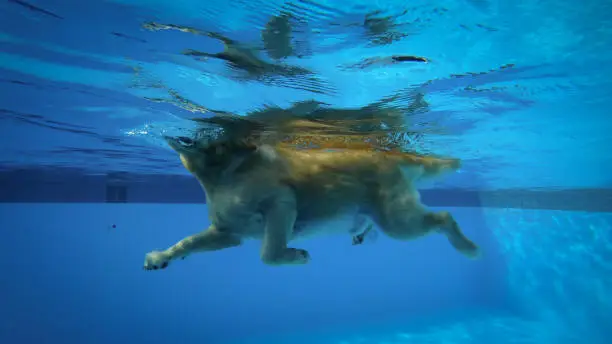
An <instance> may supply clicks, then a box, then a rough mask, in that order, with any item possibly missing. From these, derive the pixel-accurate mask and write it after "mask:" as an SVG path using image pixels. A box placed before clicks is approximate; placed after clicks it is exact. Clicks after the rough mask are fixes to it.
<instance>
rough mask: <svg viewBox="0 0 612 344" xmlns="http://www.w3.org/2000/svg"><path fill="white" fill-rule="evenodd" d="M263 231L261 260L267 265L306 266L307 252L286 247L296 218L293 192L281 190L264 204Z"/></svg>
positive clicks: (308, 257) (308, 256) (308, 258)
mask: <svg viewBox="0 0 612 344" xmlns="http://www.w3.org/2000/svg"><path fill="white" fill-rule="evenodd" d="M264 205H265V208H264V218H265V229H264V236H263V240H262V245H261V260H262V261H263V262H264V263H265V264H267V265H290V264H294V265H297V264H306V263H308V261H309V260H310V255H309V254H308V251H306V250H303V249H298V248H290V247H287V243H288V241H289V238H290V235H291V231H293V228H294V227H295V220H296V218H297V210H296V200H295V195H294V194H293V191H292V190H290V189H288V188H287V189H283V190H282V191H281V192H279V193H278V194H276V195H274V196H272V197H271V199H269V200H268V201H267V202H264Z"/></svg>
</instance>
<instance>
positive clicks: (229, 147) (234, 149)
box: [165, 136, 257, 175]
mask: <svg viewBox="0 0 612 344" xmlns="http://www.w3.org/2000/svg"><path fill="white" fill-rule="evenodd" d="M165 139H166V142H168V145H170V147H171V148H172V149H173V150H174V151H176V152H177V153H178V154H179V156H180V158H181V162H182V163H183V166H185V168H186V169H187V170H188V171H189V172H191V173H194V174H198V175H199V174H202V173H215V172H217V171H222V170H226V169H227V168H228V167H229V166H232V165H233V164H235V162H236V161H238V160H243V159H244V158H245V156H248V155H249V154H251V153H253V152H254V151H256V149H257V147H256V146H255V145H252V144H249V143H248V142H246V141H245V140H238V139H233V140H205V139H195V138H190V137H186V136H178V137H165Z"/></svg>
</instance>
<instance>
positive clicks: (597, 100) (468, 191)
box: [0, 0, 612, 344]
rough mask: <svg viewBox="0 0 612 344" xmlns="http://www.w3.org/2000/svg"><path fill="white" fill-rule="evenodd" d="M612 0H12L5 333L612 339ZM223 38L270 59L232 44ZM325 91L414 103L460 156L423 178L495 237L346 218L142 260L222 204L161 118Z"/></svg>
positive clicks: (3, 90)
mask: <svg viewBox="0 0 612 344" xmlns="http://www.w3.org/2000/svg"><path fill="white" fill-rule="evenodd" d="M611 11H612V3H608V2H605V1H601V0H599V1H594V0H589V1H586V2H585V1H583V2H579V1H576V0H566V1H535V0H533V1H532V0H529V1H520V2H518V1H509V0H498V1H495V0H462V1H382V0H381V1H359V0H351V1H343V2H338V1H331V0H301V1H296V0H294V1H277V0H274V1H216V0H214V1H205V2H202V1H189V0H183V1H162V0H148V1H145V0H112V1H111V0H109V1H102V0H95V1H51V0H8V1H4V2H2V3H0V47H1V49H0V62H1V63H0V123H1V125H0V137H1V138H2V139H1V140H0V201H1V202H2V203H0V229H1V230H2V233H3V239H2V240H0V252H1V256H0V268H1V269H2V274H1V275H0V293H1V295H2V297H0V343H7V344H13V343H15V344H17V343H109V342H111V341H120V342H130V343H148V344H152V343H162V342H163V343H294V344H297V343H334V344H340V343H342V344H349V343H351V344H352V343H364V344H365V343H377V344H382V343H393V344H400V343H414V344H417V343H418V344H420V343H440V344H442V343H456V344H463V343H477V344H478V343H500V344H501V343H546V344H548V343H554V344H557V343H559V344H564V343H576V342H585V343H607V342H608V341H609V337H610V336H612V330H611V329H610V320H609V319H610V317H611V316H612V174H611V171H612V154H610V150H609V147H612V135H610V134H609V133H610V132H612V119H611V118H610V115H609V108H610V107H611V105H612V103H611V102H612V100H611V99H612V98H611V97H610V93H611V90H612V84H611V81H612V67H611V66H612V64H610V62H611V61H612V49H610V48H609V47H610V46H612V44H611V43H612V36H611V35H612V21H611V20H610V19H609V16H608V13H611ZM211 32H212V33H215V34H211ZM219 35H223V36H224V37H223V38H220V37H219ZM223 42H225V43H224V44H225V47H226V48H225V49H226V50H225V51H227V46H228V45H229V46H230V47H231V48H232V49H233V48H236V47H240V49H246V50H248V51H254V52H257V54H258V56H259V58H260V59H256V60H249V61H250V62H249V61H247V62H244V60H243V62H241V63H242V64H240V63H238V64H237V65H236V64H234V65H232V63H231V61H228V60H223V59H220V58H218V56H219V55H215V56H217V57H215V56H213V55H214V54H219V53H222V52H223V51H224V44H223ZM393 55H403V56H412V57H414V58H413V59H412V61H408V62H401V63H395V64H391V63H388V62H389V61H391V60H390V58H389V57H390V56H393ZM249 56H250V55H249ZM419 58H420V59H419ZM247 60H248V59H247ZM253 61H255V62H253ZM424 61H427V62H424ZM249 63H250V64H249ZM253 64H254V65H256V67H257V68H255V67H252V66H253ZM245 66H251V67H249V68H251V69H249V68H245ZM261 66H264V67H261ZM241 67H242V68H241ZM253 68H255V69H253ZM309 100H315V101H318V102H321V103H324V104H325V106H326V107H328V108H330V109H337V110H338V111H340V110H339V109H354V108H360V107H365V106H368V105H371V104H377V105H376V106H380V107H381V108H383V109H385V110H386V111H399V112H400V113H401V114H403V115H404V116H405V121H406V123H407V124H406V128H405V133H403V136H402V138H403V141H402V142H403V144H405V145H406V146H408V147H409V148H410V149H412V150H416V151H419V152H422V153H433V154H440V155H448V156H453V157H457V158H460V159H461V160H462V161H463V166H462V168H461V170H460V171H458V172H457V173H454V174H451V175H447V176H443V177H441V178H439V179H436V180H435V181H432V182H427V183H423V184H420V185H419V187H420V189H421V191H422V198H423V202H424V203H425V204H426V205H428V206H430V207H431V208H432V209H436V210H448V211H450V212H451V213H452V214H453V215H454V216H455V218H456V220H457V222H458V223H459V224H460V225H461V227H462V229H463V230H464V231H465V232H466V234H467V235H468V236H469V237H471V238H473V240H474V241H476V242H477V243H478V244H479V245H480V246H481V247H482V250H483V256H482V257H481V258H480V259H478V260H469V259H466V258H465V257H463V256H461V255H459V254H457V253H456V252H455V251H453V250H452V249H451V247H450V246H449V245H448V243H447V242H446V240H443V238H441V237H439V236H431V237H426V238H423V239H419V240H416V241H412V242H408V243H406V242H396V241H392V240H391V239H388V238H386V237H385V236H382V235H381V236H380V237H379V238H378V239H377V240H372V241H370V242H367V243H365V244H364V245H360V246H358V247H354V246H351V244H350V238H349V237H348V236H331V237H322V238H316V239H312V240H309V241H305V242H304V243H303V244H302V243H301V244H300V245H303V247H304V248H305V249H308V250H309V251H310V252H311V254H312V256H313V259H312V261H311V262H310V263H309V264H308V265H306V266H301V267H274V268H273V267H268V266H265V265H263V264H262V263H261V262H260V260H259V259H258V255H259V246H258V243H256V242H255V243H250V242H249V243H247V244H245V245H244V246H243V247H241V248H239V249H232V250H224V251H219V252H213V253H206V254H201V255H194V256H192V257H189V258H188V259H186V260H185V261H181V262H177V263H176V264H173V265H172V266H171V267H170V268H168V269H166V270H163V271H143V270H142V262H143V259H144V254H145V253H146V252H149V251H151V250H154V249H161V248H164V247H167V246H168V245H170V244H173V243H174V242H176V241H177V240H179V239H181V238H183V237H185V236H187V235H191V234H193V233H195V232H197V231H199V230H201V229H203V228H206V226H207V225H208V224H209V222H208V220H207V216H206V211H207V206H206V204H204V195H203V192H202V191H201V189H200V187H199V185H198V184H197V182H196V181H195V180H194V179H193V177H191V176H190V175H189V174H188V173H187V171H186V170H185V169H184V168H183V166H182V165H181V163H180V161H179V159H178V157H177V156H176V154H175V153H174V152H172V151H171V150H170V149H169V148H168V147H167V146H166V145H165V143H164V141H163V139H162V137H163V136H164V135H183V134H185V133H189V132H190V130H192V129H193V121H191V119H192V118H194V117H196V118H197V117H201V118H206V117H207V116H210V114H211V113H233V114H239V115H248V114H249V113H252V112H253V111H257V110H265V109H270V108H273V107H279V108H289V107H291V106H292V105H294V104H296V103H297V102H304V101H309ZM381 104H382V105H381Z"/></svg>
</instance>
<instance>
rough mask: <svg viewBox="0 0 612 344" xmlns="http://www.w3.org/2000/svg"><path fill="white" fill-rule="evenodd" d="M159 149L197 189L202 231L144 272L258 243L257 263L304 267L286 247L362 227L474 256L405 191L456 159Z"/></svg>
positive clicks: (153, 257)
mask: <svg viewBox="0 0 612 344" xmlns="http://www.w3.org/2000/svg"><path fill="white" fill-rule="evenodd" d="M168 142H169V144H170V146H171V147H172V148H173V149H174V150H176V151H177V152H178V153H179V155H180V158H181V161H182V162H183V165H184V166H185V168H187V170H189V171H190V172H191V173H192V174H193V175H194V176H195V177H196V178H197V179H198V180H199V181H200V183H201V185H202V187H203V188H204V190H205V193H206V197H207V204H208V207H209V217H210V221H211V223H212V224H211V225H210V227H209V228H208V229H206V230H204V231H203V232H201V233H198V234H195V235H193V236H190V237H187V238H185V239H183V240H181V241H179V242H178V243H176V244H175V245H173V246H171V247H170V248H168V249H167V250H165V251H153V252H151V253H149V254H147V255H146V257H145V263H144V268H145V269H147V270H152V269H153V270H155V269H160V268H165V267H167V266H168V264H169V263H170V262H171V261H173V260H175V259H181V258H184V257H185V256H187V255H189V254H192V253H195V252H205V251H214V250H219V249H225V248H229V247H235V246H239V245H240V244H241V243H242V241H243V240H244V239H260V240H261V241H262V246H261V259H262V261H263V262H264V263H266V264H270V265H285V264H304V263H307V262H308V261H309V259H310V255H309V253H308V252H307V251H305V250H303V249H299V248H291V247H288V243H290V242H292V241H295V240H297V239H300V238H307V237H312V236H317V235H322V234H330V233H340V232H345V233H346V232H351V234H359V233H360V232H362V231H364V230H365V228H366V227H368V226H367V225H366V224H365V223H367V222H368V221H373V222H374V223H376V224H377V225H378V227H379V228H380V229H381V230H382V232H384V233H385V234H387V235H388V236H389V237H391V238H394V239H398V240H410V239H415V238H418V237H420V236H423V235H426V234H429V233H431V232H440V233H442V234H445V235H446V236H447V238H448V240H449V241H450V243H451V244H452V246H453V247H454V248H455V249H456V250H458V251H459V252H461V253H463V254H465V255H466V256H469V257H475V256H477V255H478V247H477V246H476V245H475V244H474V243H473V242H472V241H470V240H469V239H468V238H466V237H465V236H464V235H463V233H462V232H461V230H460V228H459V226H458V225H457V223H456V222H455V220H454V219H453V217H452V216H451V215H450V214H449V213H447V212H439V213H432V212H429V211H427V210H426V209H425V207H424V206H423V205H422V204H421V203H420V200H419V194H418V192H417V190H416V189H415V187H414V182H415V181H417V180H418V179H421V178H427V177H434V176H437V175H439V174H441V173H443V172H445V171H453V170H456V169H457V168H458V167H459V162H458V160H455V159H438V158H432V157H424V156H419V155H415V154H409V153H404V152H399V151H386V152H385V151H376V150H368V149H363V148H362V147H361V148H359V149H350V148H348V149H347V148H344V149H340V150H330V149H322V148H320V149H296V148H294V147H291V146H289V145H285V144H282V143H280V142H278V143H276V144H265V145H249V144H244V143H239V142H222V143H218V144H207V145H205V146H202V147H200V146H199V144H200V143H199V142H196V141H190V140H189V141H187V142H185V141H182V140H181V139H168ZM364 219H365V220H364Z"/></svg>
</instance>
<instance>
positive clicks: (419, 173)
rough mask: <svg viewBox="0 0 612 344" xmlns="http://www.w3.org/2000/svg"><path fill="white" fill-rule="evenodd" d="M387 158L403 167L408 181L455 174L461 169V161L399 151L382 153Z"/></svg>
mask: <svg viewBox="0 0 612 344" xmlns="http://www.w3.org/2000/svg"><path fill="white" fill-rule="evenodd" d="M384 154H385V155H387V157H388V158H392V159H394V160H396V161H398V162H399V163H400V164H401V165H402V167H405V174H406V177H408V178H409V179H412V180H415V179H426V178H434V177H437V176H439V175H441V174H444V173H447V172H455V171H457V170H458V169H459V168H461V160H459V159H455V158H441V157H434V156H426V155H420V154H416V153H407V152H400V151H389V152H384Z"/></svg>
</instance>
